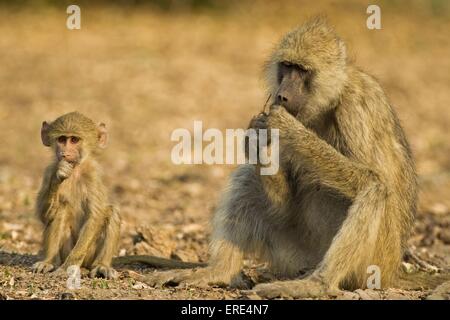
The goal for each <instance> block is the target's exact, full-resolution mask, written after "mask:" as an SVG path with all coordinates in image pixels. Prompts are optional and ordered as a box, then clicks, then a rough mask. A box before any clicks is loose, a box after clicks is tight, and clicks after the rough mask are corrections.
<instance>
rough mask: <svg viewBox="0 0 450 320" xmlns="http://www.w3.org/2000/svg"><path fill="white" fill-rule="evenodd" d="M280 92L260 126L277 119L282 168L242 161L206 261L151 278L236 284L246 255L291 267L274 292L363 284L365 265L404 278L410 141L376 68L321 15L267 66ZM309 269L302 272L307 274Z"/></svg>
mask: <svg viewBox="0 0 450 320" xmlns="http://www.w3.org/2000/svg"><path fill="white" fill-rule="evenodd" d="M266 72H267V79H268V83H269V92H270V93H271V95H272V97H273V98H274V101H273V106H272V107H271V111H270V113H269V114H268V115H266V114H260V115H259V116H257V117H255V118H254V119H253V120H252V121H251V123H250V127H251V128H257V129H262V128H268V129H272V128H277V129H279V130H280V170H279V172H278V173H277V175H275V176H261V175H260V174H259V170H258V165H243V166H240V167H239V168H238V169H237V170H236V171H235V172H234V173H233V175H232V177H231V181H230V183H229V186H228V188H227V189H226V191H225V193H224V195H223V197H222V200H221V202H220V204H219V206H218V208H217V210H216V212H215V215H214V218H213V234H212V240H211V245H210V254H211V258H210V262H209V265H208V267H206V268H204V269H199V270H197V271H195V272H191V271H186V270H184V271H182V270H176V271H169V272H164V273H155V274H154V275H152V276H150V277H148V278H146V280H147V282H149V283H167V282H170V283H172V284H173V283H180V282H187V283H192V284H196V285H199V284H205V283H225V284H237V283H238V282H239V279H240V277H239V275H240V271H241V268H242V261H243V257H244V255H247V254H249V255H253V256H256V257H257V258H259V259H261V260H262V261H266V262H268V264H269V266H270V267H271V269H272V270H273V271H274V272H275V273H276V274H278V275H280V276H282V277H289V278H296V279H295V280H289V281H278V282H272V283H268V284H260V285H257V286H256V287H255V290H256V292H257V293H258V294H260V295H262V296H266V297H275V296H284V295H287V296H293V297H304V296H309V295H317V294H321V293H324V292H326V290H329V289H337V288H345V289H355V288H364V287H365V286H366V281H367V277H368V275H370V274H368V273H367V272H368V267H369V266H371V265H375V266H378V267H379V270H380V271H381V285H382V287H388V286H391V285H392V284H393V283H394V280H395V278H396V275H397V272H398V269H399V266H400V262H401V259H402V253H403V251H404V249H405V244H406V240H407V238H408V235H409V234H410V230H411V227H412V223H413V220H414V214H415V210H416V199H417V183H416V174H415V169H414V163H413V159H412V157H411V151H410V148H409V146H408V143H407V141H406V138H405V135H404V133H403V130H402V128H401V126H400V124H399V121H398V119H397V116H396V115H395V112H394V110H393V109H392V107H391V106H390V104H389V102H388V100H387V98H386V96H385V94H384V92H383V90H382V88H381V87H380V85H379V84H378V82H377V81H376V80H375V79H374V78H373V77H371V76H369V75H367V74H366V73H364V72H363V71H361V70H359V69H358V68H356V67H355V66H353V65H352V64H351V63H350V62H349V61H348V60H347V58H346V49H345V45H344V43H343V42H342V40H341V39H339V37H338V36H337V35H336V34H335V32H334V30H333V29H332V28H331V27H330V26H328V25H327V23H326V22H325V21H324V20H323V19H314V20H312V21H310V22H308V23H306V24H304V25H303V26H301V27H299V28H297V29H295V30H293V31H291V32H289V33H288V34H287V35H286V36H285V37H284V38H283V39H282V40H281V42H280V43H279V45H278V46H277V47H276V49H275V50H274V52H273V54H272V56H271V58H270V61H269V63H268V64H267V67H266ZM300 278H303V279H300Z"/></svg>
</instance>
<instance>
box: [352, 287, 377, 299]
mask: <svg viewBox="0 0 450 320" xmlns="http://www.w3.org/2000/svg"><path fill="white" fill-rule="evenodd" d="M355 293H357V294H358V295H359V296H360V297H361V299H362V300H380V299H381V296H380V294H379V293H378V292H376V291H375V290H371V289H366V290H362V289H358V290H356V291H355Z"/></svg>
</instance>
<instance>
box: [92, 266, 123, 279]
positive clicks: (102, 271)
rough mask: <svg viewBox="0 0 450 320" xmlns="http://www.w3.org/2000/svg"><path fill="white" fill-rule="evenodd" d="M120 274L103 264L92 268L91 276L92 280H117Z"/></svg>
mask: <svg viewBox="0 0 450 320" xmlns="http://www.w3.org/2000/svg"><path fill="white" fill-rule="evenodd" d="M118 275H119V274H118V272H117V271H116V270H114V268H112V267H108V266H105V265H102V264H99V265H97V266H95V267H94V268H92V270H91V272H90V273H89V276H90V277H91V278H104V279H116V278H117V277H118Z"/></svg>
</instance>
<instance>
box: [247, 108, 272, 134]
mask: <svg viewBox="0 0 450 320" xmlns="http://www.w3.org/2000/svg"><path fill="white" fill-rule="evenodd" d="M267 118H268V115H267V114H266V113H264V112H261V113H260V114H258V115H256V116H254V117H253V118H252V120H250V123H249V125H248V129H256V130H257V129H268V123H267Z"/></svg>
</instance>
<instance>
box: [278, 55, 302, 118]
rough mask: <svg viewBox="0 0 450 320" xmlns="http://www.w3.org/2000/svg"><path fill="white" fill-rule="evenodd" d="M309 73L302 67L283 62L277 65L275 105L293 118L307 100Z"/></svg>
mask: <svg viewBox="0 0 450 320" xmlns="http://www.w3.org/2000/svg"><path fill="white" fill-rule="evenodd" d="M309 78H310V72H308V70H306V69H305V68H304V67H303V66H302V65H299V64H295V63H291V62H289V61H283V62H280V63H278V72H277V81H278V85H279V86H278V90H277V92H276V94H275V103H276V104H277V105H281V106H283V107H284V108H286V110H287V111H288V112H289V113H291V114H292V115H293V116H297V114H298V113H299V112H300V110H301V109H302V107H304V102H305V101H306V98H307V90H308V81H309Z"/></svg>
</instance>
